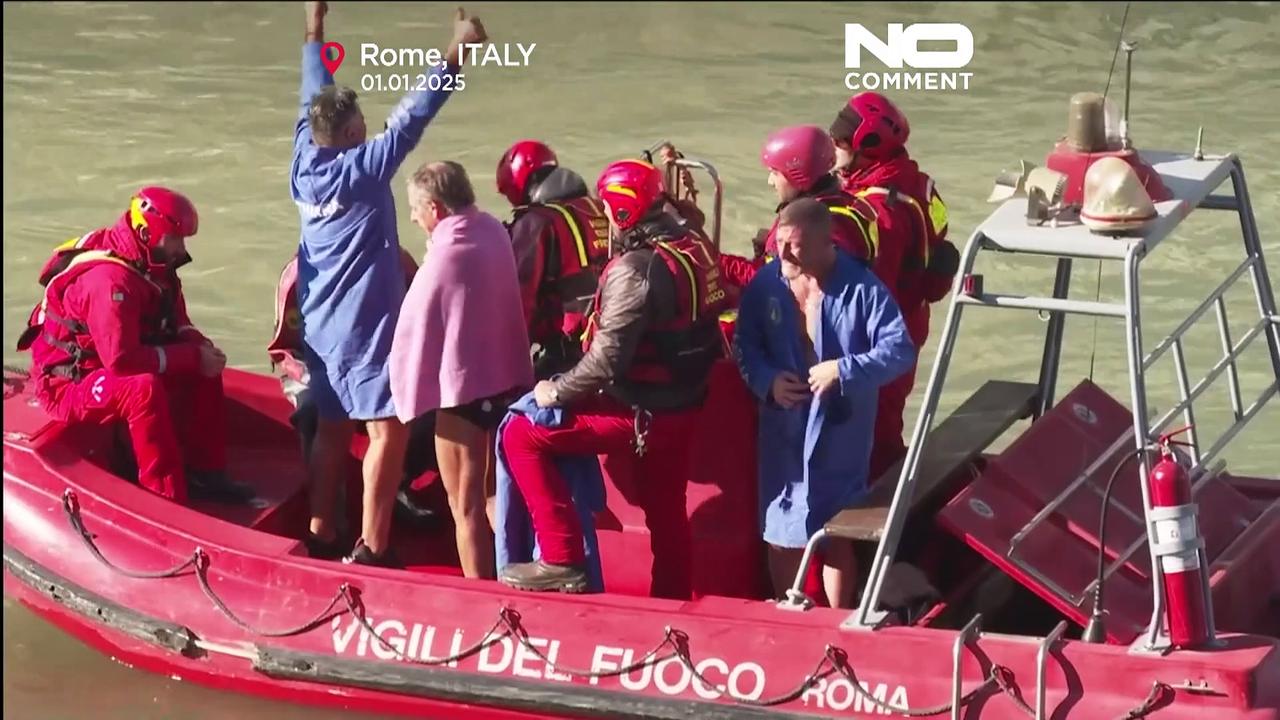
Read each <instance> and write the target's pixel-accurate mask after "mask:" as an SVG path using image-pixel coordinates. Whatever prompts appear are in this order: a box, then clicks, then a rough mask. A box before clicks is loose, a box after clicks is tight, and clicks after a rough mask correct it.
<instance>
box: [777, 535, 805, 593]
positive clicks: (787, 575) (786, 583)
mask: <svg viewBox="0 0 1280 720" xmlns="http://www.w3.org/2000/svg"><path fill="white" fill-rule="evenodd" d="M803 556H804V550H802V549H796V548H781V547H778V546H776V545H770V546H769V576H770V577H772V578H773V595H774V598H775V599H777V600H783V599H785V598H786V597H787V590H788V589H790V587H791V584H792V583H794V582H795V580H796V572H797V571H799V570H800V559H801V558H802V557H803Z"/></svg>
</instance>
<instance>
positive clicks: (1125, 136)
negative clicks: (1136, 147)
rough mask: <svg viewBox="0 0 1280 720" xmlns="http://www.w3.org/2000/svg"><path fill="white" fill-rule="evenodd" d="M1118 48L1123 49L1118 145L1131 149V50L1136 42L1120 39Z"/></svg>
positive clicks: (1134, 47) (1136, 46)
mask: <svg viewBox="0 0 1280 720" xmlns="http://www.w3.org/2000/svg"><path fill="white" fill-rule="evenodd" d="M1120 49H1121V50H1124V117H1123V118H1121V119H1120V147H1121V148H1123V149H1125V150H1131V149H1133V143H1132V142H1130V141H1129V96H1130V94H1132V91H1133V51H1134V50H1137V49H1138V44H1137V43H1136V42H1133V41H1130V40H1122V41H1121V42H1120Z"/></svg>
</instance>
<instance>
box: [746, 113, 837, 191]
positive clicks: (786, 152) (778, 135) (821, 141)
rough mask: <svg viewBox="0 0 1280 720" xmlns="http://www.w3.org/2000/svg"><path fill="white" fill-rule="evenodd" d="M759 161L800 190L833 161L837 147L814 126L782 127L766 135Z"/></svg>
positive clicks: (805, 188) (834, 160) (830, 167)
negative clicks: (767, 137) (766, 138)
mask: <svg viewBox="0 0 1280 720" xmlns="http://www.w3.org/2000/svg"><path fill="white" fill-rule="evenodd" d="M760 160H761V162H763V163H764V166H765V167H767V168H769V169H770V170H776V171H777V172H779V173H781V174H782V176H783V177H785V178H786V179H787V182H789V183H791V184H792V185H793V186H795V187H796V188H797V189H799V190H808V189H809V188H811V187H813V186H814V184H815V183H817V182H818V180H819V179H821V178H822V176H823V175H826V174H827V173H829V172H831V169H832V168H833V167H835V164H836V149H835V146H834V145H832V144H831V136H829V135H828V134H827V133H826V132H825V131H823V129H822V128H820V127H817V126H816V125H795V126H792V127H785V128H782V129H781V130H779V131H777V132H775V133H773V134H772V135H770V136H769V139H768V140H766V141H765V143H764V150H762V151H761V152H760Z"/></svg>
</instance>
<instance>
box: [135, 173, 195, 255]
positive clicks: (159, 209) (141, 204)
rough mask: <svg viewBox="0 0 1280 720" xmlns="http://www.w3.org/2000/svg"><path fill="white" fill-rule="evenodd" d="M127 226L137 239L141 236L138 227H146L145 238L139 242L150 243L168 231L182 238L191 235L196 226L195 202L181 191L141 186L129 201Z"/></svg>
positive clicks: (148, 245)
mask: <svg viewBox="0 0 1280 720" xmlns="http://www.w3.org/2000/svg"><path fill="white" fill-rule="evenodd" d="M129 226H130V227H132V228H133V231H134V232H135V233H137V234H138V239H139V240H141V239H142V229H143V228H146V229H147V231H148V233H147V240H146V242H144V243H143V244H144V245H145V246H147V247H151V246H154V245H155V244H156V243H158V242H160V239H161V238H163V237H164V236H165V235H169V234H171V233H172V234H174V235H180V236H182V237H184V238H188V237H191V236H192V235H195V234H196V231H197V230H198V229H199V227H200V216H199V215H197V214H196V206H195V205H192V204H191V201H190V200H188V199H187V196H185V195H183V194H182V193H180V192H176V191H174V190H170V189H168V188H162V187H144V188H142V189H141V190H139V191H138V192H137V194H135V195H134V196H133V199H132V200H131V201H130V202H129Z"/></svg>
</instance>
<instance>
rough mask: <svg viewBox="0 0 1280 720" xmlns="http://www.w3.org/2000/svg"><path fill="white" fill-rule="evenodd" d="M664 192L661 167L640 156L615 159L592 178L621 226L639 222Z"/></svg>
mask: <svg viewBox="0 0 1280 720" xmlns="http://www.w3.org/2000/svg"><path fill="white" fill-rule="evenodd" d="M665 192H666V189H665V187H664V184H663V181H662V171H661V170H659V169H658V168H656V167H654V166H653V165H650V164H649V163H647V162H645V161H643V160H619V161H618V162H615V163H613V164H612V165H610V166H609V167H607V168H605V169H604V172H602V173H600V179H599V180H597V181H596V193H597V194H598V195H599V196H600V199H601V200H602V201H604V202H605V203H606V204H607V205H608V207H609V214H610V215H611V216H612V217H613V222H614V224H616V225H617V226H618V227H620V228H622V229H623V230H626V229H628V228H630V227H632V226H634V225H635V224H636V223H638V222H640V219H641V218H643V217H644V216H645V215H646V214H647V213H648V212H649V209H650V208H652V207H653V206H654V204H655V203H657V202H658V201H660V200H661V199H662V196H663V194H664V193H665Z"/></svg>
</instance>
